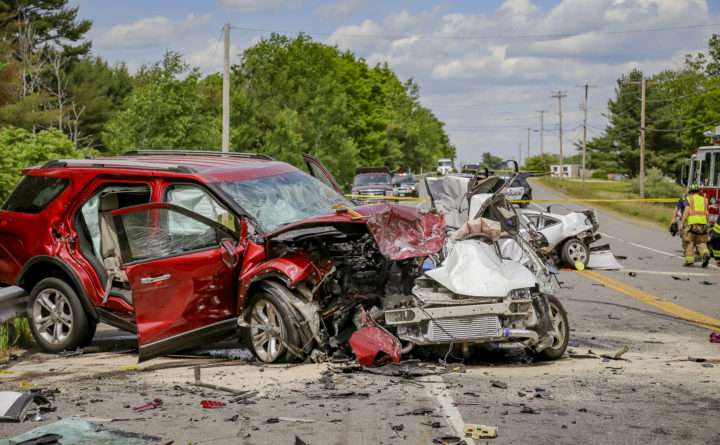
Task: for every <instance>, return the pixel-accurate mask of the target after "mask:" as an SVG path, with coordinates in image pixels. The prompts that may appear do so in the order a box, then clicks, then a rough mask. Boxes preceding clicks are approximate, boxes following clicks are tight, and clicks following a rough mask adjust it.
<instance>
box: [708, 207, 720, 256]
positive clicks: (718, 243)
mask: <svg viewBox="0 0 720 445" xmlns="http://www.w3.org/2000/svg"><path fill="white" fill-rule="evenodd" d="M708 244H710V248H711V249H712V254H713V256H714V257H715V264H716V265H718V266H720V218H718V219H717V220H716V221H715V225H714V226H713V227H712V229H710V242H709V243H708Z"/></svg>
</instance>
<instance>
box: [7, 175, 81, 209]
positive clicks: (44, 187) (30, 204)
mask: <svg viewBox="0 0 720 445" xmlns="http://www.w3.org/2000/svg"><path fill="white" fill-rule="evenodd" d="M68 185H70V180H69V179H66V178H49V177H46V176H25V177H24V178H23V179H22V181H20V184H18V185H17V187H15V190H13V192H12V193H11V194H10V196H8V199H7V200H6V201H5V203H4V204H3V206H2V210H7V211H8V212H19V213H39V212H41V211H42V210H43V209H44V208H45V207H47V205H48V204H50V203H51V202H52V201H53V200H54V199H55V198H57V197H58V195H59V194H60V193H62V191H63V190H65V189H66V188H67V186H68Z"/></svg>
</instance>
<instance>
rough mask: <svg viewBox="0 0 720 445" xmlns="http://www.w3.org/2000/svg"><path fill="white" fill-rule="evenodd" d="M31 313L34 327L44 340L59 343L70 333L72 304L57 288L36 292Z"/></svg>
mask: <svg viewBox="0 0 720 445" xmlns="http://www.w3.org/2000/svg"><path fill="white" fill-rule="evenodd" d="M33 314H34V316H33V323H34V324H35V328H36V329H37V332H38V333H39V334H40V336H41V337H42V338H43V340H45V341H46V342H48V343H50V344H60V343H63V342H65V341H66V340H67V338H68V337H69V336H70V335H71V334H72V330H73V312H72V306H71V305H70V300H68V297H67V296H66V295H65V294H63V293H62V292H60V291H58V290H57V289H45V290H43V291H41V292H40V293H39V294H38V296H37V298H35V304H34V306H33Z"/></svg>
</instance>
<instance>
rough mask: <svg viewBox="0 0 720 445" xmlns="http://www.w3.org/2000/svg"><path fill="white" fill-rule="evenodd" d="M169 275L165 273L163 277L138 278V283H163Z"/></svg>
mask: <svg viewBox="0 0 720 445" xmlns="http://www.w3.org/2000/svg"><path fill="white" fill-rule="evenodd" d="M170 277H171V275H170V274H169V273H166V274H165V275H160V276H158V277H145V278H140V282H141V283H142V284H150V283H157V282H158V281H165V280H169V279H170Z"/></svg>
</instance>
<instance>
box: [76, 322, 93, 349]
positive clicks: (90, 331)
mask: <svg viewBox="0 0 720 445" xmlns="http://www.w3.org/2000/svg"><path fill="white" fill-rule="evenodd" d="M96 330H97V323H96V322H94V321H92V320H88V334H87V337H85V339H84V340H83V341H81V342H80V343H79V344H78V346H80V347H81V348H84V347H86V346H88V345H89V344H90V343H92V341H93V338H94V337H95V331H96Z"/></svg>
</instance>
